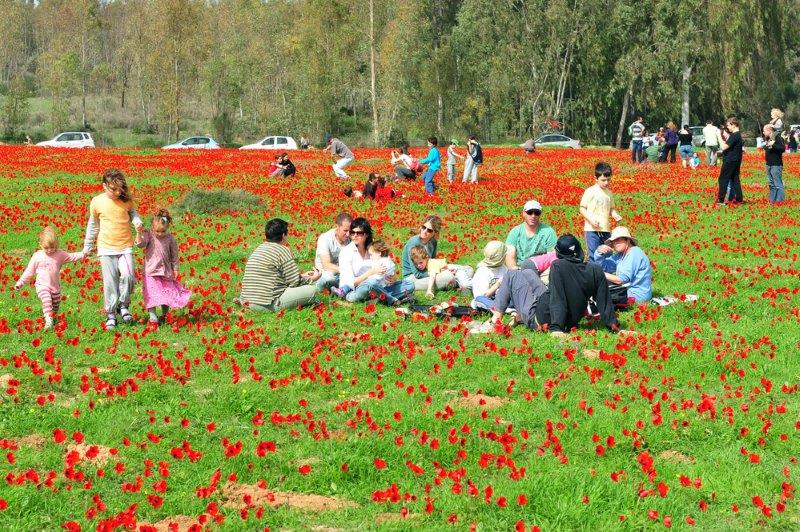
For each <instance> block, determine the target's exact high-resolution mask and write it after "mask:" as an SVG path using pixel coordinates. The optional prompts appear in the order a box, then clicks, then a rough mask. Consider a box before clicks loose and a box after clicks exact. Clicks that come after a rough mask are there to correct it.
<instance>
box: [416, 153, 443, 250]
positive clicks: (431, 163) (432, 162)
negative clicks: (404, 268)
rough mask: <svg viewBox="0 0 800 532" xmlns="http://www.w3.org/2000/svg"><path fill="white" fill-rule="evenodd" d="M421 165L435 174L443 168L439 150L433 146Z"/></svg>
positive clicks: (421, 161)
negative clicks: (426, 166)
mask: <svg viewBox="0 0 800 532" xmlns="http://www.w3.org/2000/svg"><path fill="white" fill-rule="evenodd" d="M419 164H427V165H428V170H432V171H434V172H435V171H436V170H438V169H440V168H441V167H442V158H441V156H440V155H439V150H437V149H436V146H431V150H430V151H429V152H428V156H427V157H425V158H424V159H422V160H420V162H419ZM431 258H433V257H431Z"/></svg>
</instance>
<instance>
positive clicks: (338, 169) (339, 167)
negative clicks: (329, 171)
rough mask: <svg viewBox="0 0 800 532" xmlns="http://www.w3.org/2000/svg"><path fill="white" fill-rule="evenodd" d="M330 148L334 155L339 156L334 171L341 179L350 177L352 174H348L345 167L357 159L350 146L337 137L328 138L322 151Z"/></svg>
mask: <svg viewBox="0 0 800 532" xmlns="http://www.w3.org/2000/svg"><path fill="white" fill-rule="evenodd" d="M328 150H330V152H331V155H332V156H334V157H338V160H337V161H336V162H335V163H334V164H333V173H334V174H336V177H338V178H340V179H349V178H350V176H349V175H347V172H345V171H344V169H345V167H346V166H347V165H348V164H350V163H352V162H353V160H355V156H354V155H353V152H351V151H350V148H348V147H347V146H346V145H345V143H344V142H342V141H341V140H339V139H337V138H336V137H331V138H330V139H328V145H327V146H325V148H324V149H323V150H322V151H328Z"/></svg>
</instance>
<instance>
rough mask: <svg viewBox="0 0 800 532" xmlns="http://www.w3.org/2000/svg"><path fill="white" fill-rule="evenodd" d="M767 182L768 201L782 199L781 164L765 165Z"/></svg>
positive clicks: (783, 198) (773, 201)
mask: <svg viewBox="0 0 800 532" xmlns="http://www.w3.org/2000/svg"><path fill="white" fill-rule="evenodd" d="M767 183H768V184H769V202H770V203H775V202H776V201H784V200H785V199H786V198H785V196H784V194H783V166H777V165H775V166H770V165H767Z"/></svg>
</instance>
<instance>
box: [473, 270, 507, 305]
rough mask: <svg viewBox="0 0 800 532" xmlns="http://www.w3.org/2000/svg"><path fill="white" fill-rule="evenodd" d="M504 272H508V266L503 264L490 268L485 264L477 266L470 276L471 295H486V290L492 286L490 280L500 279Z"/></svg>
mask: <svg viewBox="0 0 800 532" xmlns="http://www.w3.org/2000/svg"><path fill="white" fill-rule="evenodd" d="M506 272H508V268H507V267H506V266H505V265H504V264H501V265H500V266H497V267H496V268H490V267H488V266H486V265H485V264H481V265H480V266H478V269H477V270H476V271H475V276H474V277H473V278H472V297H480V296H484V295H486V291H487V290H489V287H490V286H492V281H494V280H495V279H502V278H503V276H504V275H505V274H506Z"/></svg>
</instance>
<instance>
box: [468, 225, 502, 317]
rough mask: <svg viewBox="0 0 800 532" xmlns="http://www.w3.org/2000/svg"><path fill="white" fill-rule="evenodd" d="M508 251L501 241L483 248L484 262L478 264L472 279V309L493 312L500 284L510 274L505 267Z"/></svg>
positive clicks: (495, 241) (493, 241)
mask: <svg viewBox="0 0 800 532" xmlns="http://www.w3.org/2000/svg"><path fill="white" fill-rule="evenodd" d="M507 251H508V248H507V246H506V245H505V243H503V242H501V241H500V240H492V241H491V242H489V243H488V244H486V247H485V248H483V261H481V262H480V264H478V269H477V270H476V271H475V276H474V277H473V278H472V297H473V299H472V303H471V306H472V308H474V309H483V310H491V308H492V305H493V304H494V298H495V294H496V293H497V289H498V288H500V282H501V281H502V279H503V276H504V275H505V274H506V273H507V272H508V268H507V267H506V265H505V260H506V252H507Z"/></svg>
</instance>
